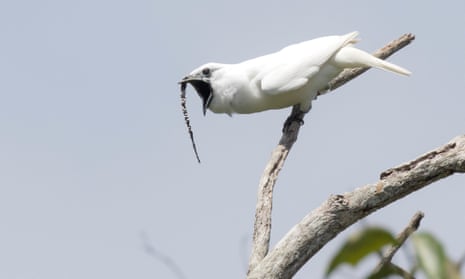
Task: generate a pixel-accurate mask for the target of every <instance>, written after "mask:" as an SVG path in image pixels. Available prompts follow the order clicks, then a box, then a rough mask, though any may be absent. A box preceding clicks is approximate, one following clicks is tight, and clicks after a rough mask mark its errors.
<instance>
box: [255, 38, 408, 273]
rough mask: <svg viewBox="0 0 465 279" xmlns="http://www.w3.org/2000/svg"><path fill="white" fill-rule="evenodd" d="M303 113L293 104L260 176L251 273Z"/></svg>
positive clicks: (383, 54) (397, 45)
mask: <svg viewBox="0 0 465 279" xmlns="http://www.w3.org/2000/svg"><path fill="white" fill-rule="evenodd" d="M414 39H415V37H414V36H413V35H412V34H405V35H403V36H401V37H400V38H399V39H397V40H394V41H392V42H390V43H389V44H387V45H386V46H385V47H383V48H381V49H379V50H378V51H376V52H375V53H374V55H375V56H377V57H380V58H383V59H385V58H387V57H389V56H390V55H392V54H393V53H395V52H396V51H398V50H399V49H401V48H403V47H404V46H406V45H408V44H410V43H411V42H412V41H413V40H414ZM366 70H368V68H356V69H351V70H345V71H343V72H342V73H341V74H340V75H339V76H338V77H336V78H335V79H334V80H333V81H331V82H330V83H329V84H328V87H327V88H325V89H324V90H323V91H322V92H321V93H323V92H326V91H328V90H334V89H336V88H338V87H339V86H341V85H343V84H345V83H346V82H348V81H350V80H351V79H353V78H355V77H357V76H358V75H360V74H362V73H363V72H365V71H366ZM303 117H304V114H303V113H302V112H300V110H299V108H298V106H294V107H293V109H292V112H291V115H290V116H289V118H288V120H289V119H293V120H294V121H291V122H290V123H287V124H288V126H287V127H285V128H284V129H283V135H282V137H281V139H280V141H279V144H278V146H277V147H276V148H275V149H274V150H273V153H272V155H271V159H270V160H269V162H268V164H267V165H266V167H265V170H264V172H263V175H262V177H261V179H260V183H259V187H258V195H257V205H256V211H255V224H254V233H253V243H252V252H251V255H250V259H249V271H248V273H250V272H251V271H252V270H253V269H254V268H255V266H257V265H258V264H259V263H260V262H261V260H262V259H263V258H264V257H265V256H266V254H267V253H268V249H269V243H270V235H271V210H272V206H273V199H272V198H273V188H274V185H275V183H276V180H277V178H278V175H279V172H280V171H281V169H282V167H283V165H284V162H285V160H286V158H287V155H288V153H289V151H290V150H291V148H292V146H293V144H294V143H295V141H296V140H297V136H298V134H299V130H300V125H301V122H303ZM286 122H287V121H286ZM285 125H286V124H285Z"/></svg>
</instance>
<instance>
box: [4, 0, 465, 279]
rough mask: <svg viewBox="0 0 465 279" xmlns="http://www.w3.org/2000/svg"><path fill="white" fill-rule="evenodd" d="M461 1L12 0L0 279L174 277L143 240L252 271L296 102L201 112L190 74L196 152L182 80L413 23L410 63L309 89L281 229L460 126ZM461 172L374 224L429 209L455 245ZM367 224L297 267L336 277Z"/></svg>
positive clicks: (377, 39) (192, 269) (186, 269)
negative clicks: (341, 254) (258, 220)
mask: <svg viewBox="0 0 465 279" xmlns="http://www.w3.org/2000/svg"><path fill="white" fill-rule="evenodd" d="M463 11H465V2H464V1H441V2H437V1H426V2H425V1H423V2H421V5H420V2H418V1H371V2H368V1H340V3H337V2H332V1H243V0H238V1H228V2H222V1H207V0H198V1H185V2H182V1H154V0H135V1H119V0H116V1H115V0H112V1H110V0H92V1H90V0H83V1H58V0H55V1H53V0H49V1H31V0H23V1H2V2H0V77H1V78H0V81H1V82H0V278H9V279H63V278H67V279H78V278H88V279H90V278H113V279H122V278H139V279H144V278H175V279H176V278H178V277H176V275H175V274H173V272H172V271H171V270H170V269H169V268H168V267H167V265H166V264H164V263H163V262H162V261H160V260H159V259H156V258H155V257H153V256H151V255H150V254H148V253H147V252H146V251H145V250H144V239H145V242H149V243H150V245H152V247H153V248H155V249H156V250H157V251H159V252H161V253H163V254H165V255H168V256H169V257H170V258H171V259H173V260H174V261H175V262H176V264H177V265H178V266H179V267H180V269H181V270H182V272H183V274H184V276H185V277H184V278H187V279H193V278H219V277H220V278H225V279H228V278H244V277H245V276H244V274H245V272H246V264H247V259H248V254H249V250H250V244H251V243H250V238H251V234H252V227H253V218H254V211H255V202H256V192H257V185H258V181H259V179H260V176H261V174H262V171H263V168H264V166H265V164H266V162H267V161H268V159H269V157H270V154H271V151H272V149H273V148H274V147H275V145H276V143H277V142H278V140H279V138H280V135H281V133H280V131H281V127H282V123H283V121H284V120H285V118H286V117H287V115H288V113H289V110H288V109H284V110H279V111H268V112H263V113H260V114H253V115H235V116H233V117H228V116H226V115H216V114H213V113H211V112H208V113H207V116H206V117H203V115H202V111H201V102H200V100H199V98H198V97H197V96H196V94H195V92H194V91H193V90H192V89H190V90H189V91H188V95H187V106H188V109H189V112H190V117H191V124H192V126H193V129H194V133H195V136H196V140H197V146H198V149H199V152H200V156H201V159H202V164H200V165H199V164H197V162H196V160H195V157H194V154H193V152H192V148H191V143H190V140H189V138H188V134H187V131H186V127H185V124H184V121H183V117H182V113H181V107H180V100H179V86H178V84H177V81H179V80H180V79H181V78H182V77H183V76H185V75H186V74H187V73H189V72H190V71H191V70H193V69H194V68H196V67H198V66H199V65H201V64H204V63H206V62H210V61H215V62H224V63H236V62H240V61H243V60H245V59H249V58H253V57H256V56H259V55H263V54H266V53H270V52H274V51H277V50H279V49H281V48H282V47H284V46H286V45H289V44H291V43H296V42H300V41H304V40H308V39H312V38H315V37H319V36H324V35H333V34H345V33H348V32H351V31H354V30H358V31H359V32H360V38H361V39H362V41H361V42H360V43H359V44H358V47H359V48H361V49H364V50H367V51H373V50H376V49H378V48H379V47H381V46H384V45H385V44H386V43H387V42H389V41H391V40H393V39H395V38H398V37H399V36H400V35H402V34H404V33H408V32H411V33H414V34H415V35H416V40H415V41H414V43H413V44H412V45H410V46H408V47H406V48H404V49H403V50H401V51H400V52H398V53H397V54H395V55H394V56H393V57H391V58H390V59H389V61H392V62H394V63H396V64H399V65H401V66H403V67H405V68H407V69H409V70H411V71H412V72H413V75H412V76H411V77H409V78H406V77H402V76H398V75H394V74H391V73H387V72H384V71H379V70H370V71H369V72H367V73H365V74H364V75H363V76H361V77H359V78H357V79H356V80H354V81H352V82H350V83H349V84H347V85H345V86H344V87H342V88H339V89H338V90H337V91H336V92H333V93H331V94H328V95H325V96H322V97H320V98H319V99H318V100H316V101H315V102H314V103H313V109H312V111H311V112H310V114H309V115H307V116H306V119H305V125H304V127H303V128H302V129H301V132H300V137H299V139H298V141H297V143H296V144H295V146H294V148H293V150H292V151H291V154H290V155H289V157H288V160H287V162H286V165H285V167H284V169H283V171H282V173H281V176H280V178H279V180H278V183H277V185H276V190H275V195H274V208H273V230H272V246H273V245H274V244H275V243H276V242H277V241H278V240H279V239H280V238H281V237H282V236H283V235H284V234H285V233H286V232H287V231H288V230H289V229H290V228H291V227H292V226H293V225H294V224H295V223H297V222H298V221H299V220H300V219H301V218H302V217H303V216H304V215H305V214H307V213H308V212H310V211H311V210H312V209H314V208H316V207H318V206H319V205H320V204H321V203H322V202H323V201H324V200H325V199H327V198H328V197H329V196H330V195H331V194H340V193H344V192H347V191H351V190H353V189H354V188H356V187H359V186H362V185H365V184H367V183H373V182H375V181H377V179H378V177H379V174H380V173H381V172H382V171H383V170H385V169H387V168H390V167H393V166H396V165H399V164H401V163H403V162H405V161H408V160H411V159H414V158H416V157H417V156H419V155H421V154H423V153H425V152H427V151H429V150H431V149H433V148H436V147H438V146H440V145H443V144H445V143H446V142H448V141H449V140H450V139H452V138H453V137H455V136H457V135H460V134H463V133H464V123H465V110H464V106H465V92H464V88H465V74H464V68H465V31H464V29H463V26H464V25H465V20H464V16H463ZM464 184H465V177H463V176H460V175H455V176H453V177H450V178H447V179H445V180H442V181H440V182H438V183H435V184H434V185H431V186H429V187H427V188H426V189H423V190H421V191H419V192H416V193H414V194H412V195H410V196H408V197H406V198H404V199H402V200H400V201H398V202H396V203H394V204H392V205H390V206H388V207H386V208H384V209H382V210H380V211H378V212H376V213H375V214H372V215H370V216H369V217H368V218H366V219H365V221H364V223H369V224H381V225H385V226H387V227H388V228H389V229H391V230H392V231H393V232H396V233H397V232H399V231H400V230H401V229H402V228H403V227H404V226H405V225H406V224H407V222H408V221H409V220H410V218H411V216H412V215H413V214H414V213H415V212H416V211H417V210H422V211H423V212H424V213H425V218H424V220H423V222H422V225H421V229H422V230H427V231H431V232H433V233H434V234H436V235H437V236H438V237H439V238H440V239H441V240H443V241H444V244H445V245H446V247H447V252H448V254H449V255H450V256H451V257H452V258H458V257H459V256H461V255H462V254H463V253H464V251H465V242H464V241H463V235H464V234H465V227H464V226H463V214H462V212H463V211H464V210H465V204H464V202H463V199H464V197H465V187H464ZM360 228H361V225H360V224H356V225H354V226H352V227H351V228H350V229H349V230H347V231H346V232H344V233H342V234H340V235H339V236H338V237H337V238H336V239H334V240H333V241H332V242H330V243H329V244H328V245H327V246H325V247H324V248H323V249H322V250H321V251H320V253H319V254H317V255H316V256H315V257H314V258H313V259H312V260H311V261H310V262H309V263H308V264H307V265H306V266H305V267H304V268H303V269H302V270H301V271H300V272H299V273H298V274H297V275H296V278H322V277H323V272H324V269H325V265H326V263H328V261H329V258H330V257H331V256H332V255H333V254H334V253H335V251H336V249H337V248H338V247H339V245H341V243H342V241H343V240H344V239H345V238H346V237H347V236H348V234H349V233H350V232H353V231H355V230H357V229H360ZM144 235H145V237H142V236H144ZM399 258H400V259H399V260H402V259H401V258H402V257H401V255H400V256H399ZM395 259H396V258H395ZM374 264H375V263H374V262H373V263H372V264H371V265H367V268H370V267H372V266H374ZM366 270H367V269H365V270H355V271H354V270H352V269H351V268H348V267H347V268H343V269H342V270H341V271H340V272H339V274H337V276H334V277H333V278H344V277H349V278H350V277H352V278H355V277H356V276H355V275H354V274H364V271H366Z"/></svg>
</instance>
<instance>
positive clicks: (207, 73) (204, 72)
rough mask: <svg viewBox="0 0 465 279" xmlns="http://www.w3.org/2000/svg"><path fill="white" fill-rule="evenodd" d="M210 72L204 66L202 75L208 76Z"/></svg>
mask: <svg viewBox="0 0 465 279" xmlns="http://www.w3.org/2000/svg"><path fill="white" fill-rule="evenodd" d="M210 73H211V72H210V68H204V69H203V70H202V74H203V75H204V76H207V77H208V76H210Z"/></svg>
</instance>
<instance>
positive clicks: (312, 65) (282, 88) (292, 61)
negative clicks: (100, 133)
mask: <svg viewBox="0 0 465 279" xmlns="http://www.w3.org/2000/svg"><path fill="white" fill-rule="evenodd" d="M357 35H358V33H357V32H352V33H349V34H347V35H343V36H328V37H322V38H318V39H314V40H310V41H306V42H303V43H299V44H295V45H291V46H288V47H286V48H284V49H282V50H281V51H279V52H276V53H274V54H272V55H269V57H268V59H267V61H268V62H267V63H266V65H264V66H263V68H262V72H261V73H260V74H259V79H260V86H261V89H262V91H263V92H264V93H265V94H270V95H278V94H284V93H286V92H289V91H292V90H297V89H299V88H301V87H303V86H304V85H306V84H307V83H308V81H309V80H310V79H311V78H312V77H313V76H314V75H316V74H317V73H318V71H319V70H320V68H321V67H322V66H323V65H324V64H325V63H326V62H327V61H328V60H329V59H330V58H331V57H332V56H333V55H334V54H335V53H337V51H339V49H341V48H342V47H344V46H346V45H347V44H350V43H353V42H355V38H356V36H357Z"/></svg>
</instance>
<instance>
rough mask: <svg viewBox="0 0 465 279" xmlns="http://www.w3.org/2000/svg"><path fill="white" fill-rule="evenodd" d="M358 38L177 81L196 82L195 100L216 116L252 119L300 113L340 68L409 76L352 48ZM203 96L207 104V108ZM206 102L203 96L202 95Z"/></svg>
mask: <svg viewBox="0 0 465 279" xmlns="http://www.w3.org/2000/svg"><path fill="white" fill-rule="evenodd" d="M357 35H358V33H357V32H352V33H349V34H346V35H343V36H327V37H321V38H317V39H313V40H310V41H306V42H302V43H298V44H294V45H291V46H288V47H285V48H283V49H282V50H280V51H278V52H275V53H272V54H268V55H265V56H260V57H257V58H254V59H250V60H247V61H244V62H241V63H238V64H219V63H208V64H205V65H202V66H201V67H199V68H197V69H195V70H194V71H192V72H191V73H190V75H189V76H187V77H186V78H185V79H184V80H183V81H184V82H189V81H193V80H201V81H202V82H204V83H205V84H208V86H209V87H210V88H211V90H210V92H206V91H205V90H207V86H205V87H204V88H203V89H202V90H204V91H203V92H202V94H201V92H199V90H198V88H196V89H197V91H198V93H199V95H201V96H202V98H203V99H204V105H205V106H207V107H208V108H209V109H210V110H211V111H213V112H216V113H227V114H232V113H254V112H259V111H263V110H269V109H280V108H284V107H289V106H292V105H296V104H300V107H301V110H302V111H304V112H306V111H308V110H309V109H310V107H311V102H312V100H313V99H314V98H315V97H316V96H317V94H318V91H319V90H321V89H323V88H324V87H325V86H326V85H327V84H328V82H329V81H330V80H332V79H333V78H334V77H336V76H337V75H338V74H339V73H340V72H341V71H342V70H344V69H345V68H353V67H377V68H381V69H384V70H388V71H392V72H396V73H399V74H403V75H409V74H410V72H409V71H407V70H405V69H403V68H401V67H399V66H396V65H394V64H392V63H388V62H386V61H384V60H381V59H378V58H376V57H374V56H372V55H371V54H369V53H366V52H364V51H362V50H359V49H356V48H354V47H353V44H355V43H356V42H357V40H356V37H357ZM208 94H212V98H210V100H209V101H208V102H207V101H206V100H207V98H205V96H207V95H208ZM208 96H209V95H208Z"/></svg>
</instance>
